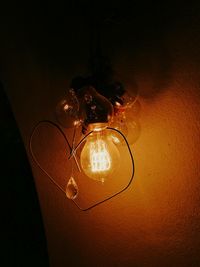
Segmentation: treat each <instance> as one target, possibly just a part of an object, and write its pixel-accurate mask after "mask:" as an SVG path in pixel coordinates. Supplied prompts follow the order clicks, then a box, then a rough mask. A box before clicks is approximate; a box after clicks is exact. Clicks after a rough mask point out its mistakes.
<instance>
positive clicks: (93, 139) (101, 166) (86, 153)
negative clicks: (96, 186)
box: [81, 128, 119, 182]
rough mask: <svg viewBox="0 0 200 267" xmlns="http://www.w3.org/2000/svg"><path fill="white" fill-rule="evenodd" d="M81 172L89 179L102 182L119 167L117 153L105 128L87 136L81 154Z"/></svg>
mask: <svg viewBox="0 0 200 267" xmlns="http://www.w3.org/2000/svg"><path fill="white" fill-rule="evenodd" d="M81 166H82V169H83V172H84V173H85V174H86V175H87V176H88V177H90V178H92V179H94V180H98V181H102V182H103V181H104V180H105V179H106V178H107V177H109V176H110V175H111V174H112V173H113V171H114V170H116V169H117V168H118V166H119V151H118V149H117V147H116V146H115V144H114V143H113V142H112V140H111V138H110V137H109V136H108V135H107V131H106V130H105V128H104V129H103V130H101V131H100V130H99V131H94V132H93V133H92V134H91V135H89V136H88V138H87V141H86V143H85V145H84V147H83V150H82V152H81Z"/></svg>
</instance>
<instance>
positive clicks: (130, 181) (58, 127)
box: [29, 120, 135, 211]
mask: <svg viewBox="0 0 200 267" xmlns="http://www.w3.org/2000/svg"><path fill="white" fill-rule="evenodd" d="M42 123H49V124H51V125H52V126H54V127H55V128H56V129H57V130H58V131H59V132H60V133H61V134H62V136H63V138H64V140H65V141H66V143H67V145H68V147H69V149H70V156H69V159H70V158H71V157H73V158H74V160H75V163H76V164H77V167H78V169H79V168H80V167H79V164H78V161H77V159H76V151H77V149H78V148H79V147H80V145H81V144H82V143H83V142H84V141H85V140H86V139H87V137H88V136H89V135H91V134H92V133H93V131H91V132H89V133H88V134H86V135H85V136H84V137H83V138H82V139H81V140H80V142H79V143H78V144H77V145H76V147H74V148H72V147H71V146H70V143H69V141H68V139H67V136H66V135H65V133H64V131H63V130H62V128H61V127H60V126H59V125H57V124H56V123H54V122H52V121H50V120H43V121H40V122H38V123H37V124H36V126H35V127H34V129H33V131H32V133H31V137H30V141H29V150H30V153H31V156H32V158H33V160H34V162H35V163H36V164H37V166H38V167H39V168H40V169H41V170H42V171H43V172H44V173H45V174H46V175H47V177H48V178H49V179H50V180H51V182H52V183H53V184H54V185H55V186H56V187H57V188H58V189H59V190H60V191H61V192H62V193H64V194H66V192H65V190H64V189H63V188H62V187H61V186H60V185H59V184H58V183H57V182H56V181H55V179H54V178H53V177H52V176H51V175H50V174H49V173H48V172H47V171H46V170H45V169H44V168H43V167H42V166H41V164H40V163H39V161H38V160H37V158H36V156H35V154H34V152H33V148H32V139H33V136H34V133H35V131H36V129H37V128H38V127H39V126H40V125H41V124H42ZM106 130H111V131H115V132H117V133H118V134H120V135H121V136H122V138H123V139H124V141H125V143H126V146H127V148H128V151H129V155H130V159H131V163H132V174H131V177H130V179H129V182H128V184H127V185H126V186H125V187H123V188H122V189H121V190H119V191H117V192H116V193H114V194H112V195H111V196H109V197H106V198H105V199H103V200H101V201H98V202H97V203H95V204H93V205H91V206H89V207H87V208H82V207H81V206H80V205H79V204H78V203H77V202H76V200H75V199H71V200H72V201H73V202H74V204H75V205H76V207H78V208H79V209H80V210H81V211H88V210H91V209H93V208H94V207H96V206H99V205H101V204H103V203H105V202H106V201H108V200H110V199H112V198H114V197H116V196H117V195H119V194H121V193H122V192H124V191H125V190H127V189H128V188H129V186H130V185H131V183H132V181H133V178H134V173H135V166H134V159H133V154H132V152H131V148H130V145H129V143H128V141H127V139H126V137H125V136H124V134H123V133H122V132H121V131H119V130H117V129H115V128H112V127H107V128H106Z"/></svg>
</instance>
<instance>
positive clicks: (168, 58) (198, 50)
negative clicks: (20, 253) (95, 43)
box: [1, 8, 200, 267]
mask: <svg viewBox="0 0 200 267" xmlns="http://www.w3.org/2000/svg"><path fill="white" fill-rule="evenodd" d="M194 10H195V8H194ZM188 12H189V11H188ZM186 13H187V12H186ZM13 16H14V15H13ZM66 21H67V22H68V23H66ZM66 21H65V23H66V25H67V26H66V27H65V33H63V32H62V31H61V32H59V31H57V30H54V29H51V30H50V32H51V31H52V35H50V34H49V33H48V34H46V33H45V26H44V25H43V27H44V31H43V30H41V29H40V27H41V25H39V24H38V25H37V22H35V23H33V25H32V26H30V32H31V31H32V32H31V34H30V32H29V33H28V30H27V28H26V27H25V26H24V24H23V23H24V22H23V21H22V20H20V18H18V20H17V23H15V22H13V20H11V18H9V17H7V18H6V19H5V20H4V24H3V25H4V26H3V27H2V34H3V36H4V38H3V39H4V42H3V44H2V43H1V59H2V62H3V68H2V70H1V76H2V78H3V81H4V84H5V87H6V90H7V93H8V96H9V99H10V101H11V104H12V107H13V111H14V113H15V116H16V119H17V122H18V125H19V128H20V130H21V134H22V136H23V139H24V142H25V144H26V146H27V152H28V141H29V137H30V133H31V130H32V128H33V127H34V125H35V124H36V122H37V121H39V120H41V119H46V118H47V119H53V110H54V107H55V104H56V102H57V100H58V99H59V97H60V96H61V94H63V92H64V90H65V86H67V85H68V84H69V82H70V79H71V78H72V77H73V76H75V75H76V74H80V73H82V72H84V71H85V65H86V64H87V57H88V54H87V47H88V46H87V45H88V43H87V38H86V37H87V34H88V32H87V27H86V25H84V23H83V21H82V18H81V16H78V15H77V17H75V16H74V18H73V20H72V17H69V18H66ZM73 21H75V22H73ZM58 23H61V22H58ZM52 25H53V22H52ZM52 25H51V26H52ZM125 26H126V24H125ZM13 27H14V30H13ZM31 27H32V28H31ZM113 27H114V26H113ZM118 27H119V28H118V31H117V35H119V36H122V37H123V38H122V37H121V38H122V39H123V41H122V42H121V43H120V44H116V42H115V41H116V38H117V36H116V32H115V31H111V33H110V32H109V30H110V29H107V32H105V39H104V40H106V41H107V43H108V44H109V45H108V48H107V49H108V52H109V53H110V57H111V60H112V62H113V65H114V66H115V69H116V70H117V72H118V75H119V76H120V77H121V79H123V81H124V82H125V84H126V86H128V87H129V88H130V89H131V86H132V85H133V84H135V83H136V84H137V86H138V89H139V102H140V104H141V110H140V115H139V116H140V117H139V121H140V124H141V134H140V137H139V139H138V140H137V142H136V143H135V144H134V145H133V146H132V150H133V154H134V158H135V168H136V171H135V180H134V183H133V184H132V186H131V187H130V188H129V190H128V191H126V192H125V193H123V194H122V195H120V196H118V197H117V198H115V199H113V200H111V201H110V202H107V203H105V204H103V205H102V206H99V207H97V208H95V209H94V210H91V211H89V212H87V213H84V212H81V211H79V210H78V209H77V208H76V207H75V206H74V205H73V204H72V203H71V202H70V201H68V200H67V199H66V197H65V196H64V195H63V194H61V193H60V191H59V190H57V188H56V187H55V186H54V185H53V184H52V183H51V182H50V181H49V180H48V178H47V177H46V176H45V175H44V174H43V173H42V172H41V171H40V170H39V169H38V167H37V166H36V165H35V164H34V163H33V162H32V161H31V159H30V162H31V165H32V170H33V173H34V177H35V183H36V186H37V190H38V195H39V199H40V204H41V209H42V214H43V219H44V224H45V230H46V236H47V241H48V251H49V257H50V262H51V266H52V267H64V266H81V267H82V266H87V267H89V266H99V267H100V266H101V267H102V266H105V267H108V266H120V267H121V266H124V267H129V266H130V267H133V266H134V267H157V266H158V267H169V266H170V267H179V266H180V267H198V266H200V206H199V203H200V179H199V178H200V177H199V173H200V160H199V158H200V152H199V151H200V90H199V86H200V71H199V70H200V18H199V15H198V14H196V15H194V16H192V15H191V16H189V15H188V17H187V16H186V18H185V17H184V16H183V18H182V20H180V21H176V24H174V25H172V26H171V27H169V28H168V29H167V30H166V31H165V32H164V33H163V35H162V38H161V37H160V35H159V37H158V36H157V35H155V36H154V37H152V38H151V37H149V39H148V38H147V40H145V45H143V46H142V47H139V45H138V47H136V46H134V42H137V39H135V38H134V37H132V36H131V35H133V36H134V27H133V32H132V33H131V32H130V27H129V29H128V30H127V31H126V30H124V29H123V27H124V24H121V25H120V26H118ZM163 31H164V30H163ZM43 34H44V35H45V34H46V36H45V37H44V36H43ZM63 34H67V35H68V37H67V40H66V39H64V37H63ZM85 34H86V36H85ZM49 36H51V38H56V39H57V42H58V43H57V44H56V45H55V46H53V45H51V44H50V42H51V38H50V37H49ZM36 37H37V38H36ZM45 38H46V39H45ZM138 38H139V37H138ZM156 38H158V40H157V39H156ZM40 40H41V43H40ZM63 40H65V42H64V43H63ZM83 40H85V43H84V44H83ZM80 43H82V45H80ZM48 44H49V46H50V49H49V50H48V51H46V47H45V46H48ZM54 44H55V41H54ZM58 44H60V46H59V45H58ZM114 44H116V46H115V49H113V47H114ZM136 48H137V49H136ZM45 53H46V54H45ZM73 53H74V55H73ZM62 55H64V56H63V57H62ZM56 142H57V140H56V139H53V140H52V143H53V145H55V144H56ZM38 149H39V150H40V149H42V148H38ZM41 153H43V151H41ZM28 154H29V153H28ZM55 154H56V157H57V160H56V161H59V152H55ZM29 156H30V155H29ZM47 161H48V158H47ZM49 162H52V158H49ZM124 168H126V166H124ZM58 172H59V170H58ZM66 173H67V175H68V173H69V171H68V168H67V171H66ZM58 179H59V178H58Z"/></svg>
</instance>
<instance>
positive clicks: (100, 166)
mask: <svg viewBox="0 0 200 267" xmlns="http://www.w3.org/2000/svg"><path fill="white" fill-rule="evenodd" d="M90 162H91V171H92V172H104V171H107V170H109V169H110V168H111V158H110V155H109V153H108V150H107V148H106V144H105V142H104V141H103V140H97V141H96V143H90Z"/></svg>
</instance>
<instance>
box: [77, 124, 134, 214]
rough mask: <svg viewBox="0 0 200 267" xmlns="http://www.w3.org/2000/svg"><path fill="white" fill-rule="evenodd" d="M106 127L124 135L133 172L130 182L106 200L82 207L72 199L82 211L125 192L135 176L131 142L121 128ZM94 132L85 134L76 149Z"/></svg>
mask: <svg viewBox="0 0 200 267" xmlns="http://www.w3.org/2000/svg"><path fill="white" fill-rule="evenodd" d="M106 129H107V130H112V131H116V132H118V133H119V134H120V135H121V136H122V137H123V139H124V141H125V143H126V145H127V148H128V151H129V155H130V158H131V162H132V174H131V178H130V180H129V182H128V184H127V185H126V186H125V187H124V188H123V189H121V190H120V191H118V192H116V193H114V194H113V195H111V196H109V197H107V198H105V199H104V200H101V201H99V202H97V203H95V204H93V205H91V206H89V207H88V208H82V207H80V206H79V205H78V203H77V202H76V201H75V200H74V199H72V201H73V202H74V204H75V205H76V206H77V207H78V208H79V209H80V210H82V211H88V210H91V209H93V208H94V207H97V206H99V205H101V204H103V203H105V202H106V201H108V200H110V199H112V198H114V197H116V196H117V195H119V194H121V193H122V192H124V191H125V190H127V189H128V188H129V186H130V185H131V183H132V181H133V178H134V174H135V164H134V159H133V154H132V152H131V148H130V145H129V143H128V140H127V139H126V137H125V135H124V134H123V133H122V132H121V131H119V130H117V129H115V128H112V127H107V128H106ZM92 132H93V131H92ZM92 132H90V133H88V134H87V136H85V137H84V138H83V139H82V140H81V141H80V142H79V144H78V145H77V146H76V148H75V150H76V149H78V147H79V146H80V145H81V144H82V143H83V142H84V140H85V139H86V138H87V137H88V136H89V135H90V134H91V133H92Z"/></svg>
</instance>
